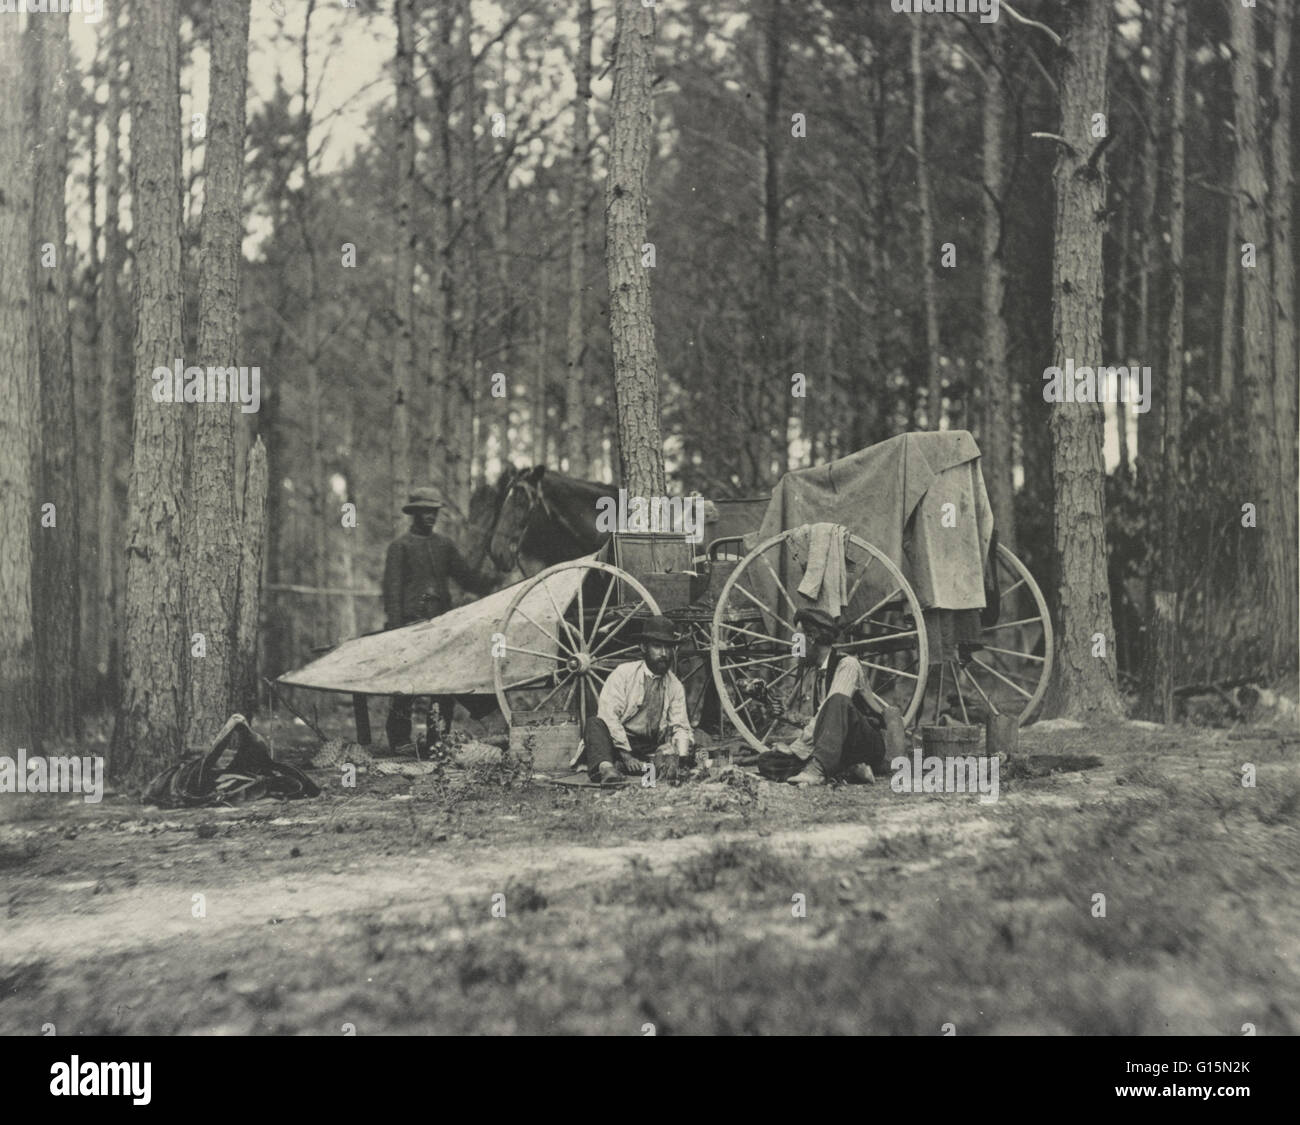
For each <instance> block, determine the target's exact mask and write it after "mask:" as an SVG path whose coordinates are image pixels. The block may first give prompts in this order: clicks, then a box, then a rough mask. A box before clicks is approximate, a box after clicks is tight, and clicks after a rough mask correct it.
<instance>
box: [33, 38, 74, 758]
mask: <svg viewBox="0 0 1300 1125" xmlns="http://www.w3.org/2000/svg"><path fill="white" fill-rule="evenodd" d="M27 35H28V40H29V47H28V50H29V52H30V53H29V56H28V62H29V64H31V65H32V66H33V67H34V68H35V74H36V76H37V77H36V81H35V84H34V88H35V93H36V114H37V126H36V128H37V145H38V147H37V150H36V178H35V183H34V185H33V199H32V203H33V205H32V247H33V249H34V250H35V251H37V252H38V253H39V254H40V257H39V258H38V264H37V267H36V322H37V341H38V348H39V364H40V419H41V426H40V441H39V448H40V454H41V458H40V459H41V475H40V478H39V485H38V487H37V489H36V494H37V501H38V503H39V504H40V505H41V506H42V509H43V507H44V505H46V504H52V505H54V509H53V513H52V520H51V522H50V523H49V524H47V523H46V521H45V519H44V518H42V521H41V527H40V529H39V531H38V533H37V536H36V549H35V552H34V554H33V557H32V568H33V569H32V615H33V620H34V621H36V622H39V623H40V627H39V628H38V629H37V630H36V637H35V640H36V676H37V709H38V714H39V716H40V723H41V727H42V729H43V730H44V731H45V732H46V733H47V734H50V735H55V736H58V737H67V738H75V737H76V736H77V734H78V733H79V732H80V729H81V713H82V707H83V703H84V700H83V699H82V696H81V690H80V683H79V679H80V677H79V675H78V672H79V670H80V666H81V575H80V566H81V535H80V526H81V520H82V515H83V512H84V511H85V510H86V509H85V505H84V503H83V496H82V493H81V490H80V489H79V488H78V487H77V473H78V464H77V462H78V457H77V416H76V392H75V387H74V384H73V374H72V334H71V322H70V319H69V315H68V275H69V273H70V271H71V264H72V257H71V255H70V254H69V251H68V245H67V216H66V214H65V211H64V204H63V193H64V186H65V183H66V181H67V176H68V21H67V20H61V19H57V18H55V19H32V20H29V21H28V24H27ZM47 247H52V249H51V250H50V253H51V254H52V256H53V264H52V265H47V263H46V260H45V257H44V256H45V252H46V248H47Z"/></svg>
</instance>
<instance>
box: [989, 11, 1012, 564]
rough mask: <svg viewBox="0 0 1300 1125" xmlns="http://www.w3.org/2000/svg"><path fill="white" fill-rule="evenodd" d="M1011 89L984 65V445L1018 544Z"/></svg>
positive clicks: (994, 500)
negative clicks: (1010, 353) (1009, 201)
mask: <svg viewBox="0 0 1300 1125" xmlns="http://www.w3.org/2000/svg"><path fill="white" fill-rule="evenodd" d="M996 28H997V25H996V24H994V25H992V35H993V37H994V41H993V50H994V52H995V56H994V57H995V58H996V51H997V39H996V35H997V30H996ZM1004 99H1005V93H1004V91H1003V89H1002V76H1001V74H1000V73H999V71H998V68H997V67H996V66H994V65H993V63H992V62H990V63H989V64H988V65H987V66H986V68H985V71H984V99H983V105H982V117H983V126H984V130H983V131H984V137H983V153H982V155H983V165H984V192H983V227H982V231H981V233H982V237H983V257H984V279H983V284H982V285H981V287H980V294H981V301H982V304H983V317H982V325H983V336H984V341H983V342H984V411H983V415H984V418H983V421H984V432H983V434H982V435H981V436H982V438H983V441H982V443H981V445H980V449H981V452H982V453H983V455H984V457H983V460H984V481H985V484H986V485H987V486H988V493H989V505H990V507H992V509H993V526H994V527H996V528H997V530H998V541H999V542H1001V543H1004V544H1006V546H1007V547H1011V548H1012V549H1014V546H1013V545H1014V544H1015V541H1016V512H1015V481H1014V476H1013V468H1012V443H1013V441H1014V431H1015V414H1014V411H1015V398H1014V396H1013V395H1012V393H1011V373H1010V371H1009V370H1008V369H1007V324H1006V321H1005V320H1004V319H1003V312H1002V304H1003V301H1004V300H1005V298H1006V278H1005V275H1004V273H1003V269H1002V202H1003V200H1004V199H1005V198H1006V195H1005V190H1004V186H1003V183H1002V168H1003V143H1002V112H1003V108H1002V107H1003V101H1004Z"/></svg>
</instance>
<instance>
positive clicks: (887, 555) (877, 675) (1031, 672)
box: [492, 431, 1053, 750]
mask: <svg viewBox="0 0 1300 1125" xmlns="http://www.w3.org/2000/svg"><path fill="white" fill-rule="evenodd" d="M716 507H717V509H718V513H719V518H718V522H717V524H715V525H711V526H712V527H713V531H712V533H711V534H706V536H705V538H704V540H703V541H702V542H700V543H693V542H691V541H690V539H688V538H687V537H686V536H685V535H683V534H681V533H678V534H675V535H674V534H650V533H615V535H614V536H613V539H612V542H611V544H610V545H609V546H608V547H607V548H606V549H605V551H604V552H602V553H601V555H600V556H592V557H588V558H582V559H575V560H571V561H568V562H563V563H560V564H558V565H556V566H552V567H549V568H547V569H546V570H543V571H541V572H540V573H538V574H536V575H534V576H533V577H532V578H531V579H529V580H527V581H525V582H523V583H521V584H519V585H518V586H517V587H515V588H514V592H513V594H512V595H511V598H510V601H509V604H508V605H507V606H506V609H505V612H504V614H503V615H502V617H501V619H500V621H499V622H498V624H497V627H496V629H495V631H494V634H493V638H494V645H495V648H494V652H493V663H492V675H493V687H494V690H495V692H496V695H497V700H498V703H499V705H500V708H501V711H502V714H503V715H504V716H505V717H506V719H507V720H508V721H509V722H510V723H511V724H512V726H514V727H519V726H532V727H538V726H554V725H556V724H557V723H558V724H561V725H565V726H568V727H569V729H570V730H572V729H573V727H572V725H570V724H574V725H576V724H580V723H584V722H585V720H586V718H587V716H588V715H590V714H593V713H594V710H595V707H596V705H597V700H598V699H599V694H600V689H601V687H602V686H603V685H604V683H605V680H606V679H607V677H608V675H609V673H610V672H611V671H612V670H613V669H614V668H615V667H617V666H618V664H620V663H621V662H623V661H625V660H634V659H639V649H638V645H637V631H638V625H637V622H638V619H643V618H645V617H647V616H649V615H651V614H664V615H666V616H668V617H669V618H671V619H672V620H673V621H674V622H675V623H676V624H677V627H678V629H679V631H680V632H681V633H682V634H683V636H684V643H683V644H682V646H681V647H680V648H679V650H678V653H677V674H678V676H679V677H680V678H681V679H682V681H683V684H684V685H685V687H686V690H687V699H688V706H689V709H690V713H691V721H692V724H693V725H695V726H696V727H698V728H701V729H702V730H704V731H705V732H706V733H707V734H708V735H710V736H712V737H713V738H715V739H718V740H722V741H726V740H743V742H745V743H747V744H748V745H750V746H751V747H753V748H755V749H760V750H761V749H763V748H764V747H765V746H766V745H767V744H768V742H769V740H771V739H772V738H773V737H774V734H775V733H777V732H778V727H779V723H780V717H781V715H782V714H783V713H784V712H785V710H786V708H787V707H788V706H789V705H790V704H791V703H792V702H793V700H794V699H795V698H796V696H797V695H798V694H799V692H800V690H801V689H802V687H803V680H804V678H805V677H806V676H807V675H809V674H810V671H809V669H808V667H807V665H806V664H805V662H804V661H803V659H802V648H801V644H802V636H801V634H800V631H799V630H798V629H797V628H796V622H795V617H796V614H797V613H798V611H799V610H800V609H802V608H805V607H809V606H814V605H817V606H821V607H822V608H825V609H827V612H832V613H833V615H834V616H836V617H837V618H838V619H839V621H840V622H841V623H842V627H841V631H840V637H839V640H838V641H837V643H836V647H837V648H838V649H840V650H841V651H843V652H846V653H851V654H852V655H853V656H855V657H856V658H857V659H858V660H859V661H860V662H861V664H862V666H863V669H864V672H865V674H866V677H867V680H868V682H869V685H870V687H871V689H872V691H873V692H875V694H876V695H878V696H879V697H881V698H882V699H884V700H885V701H886V702H887V703H889V704H891V705H892V706H894V707H896V708H897V709H898V710H899V711H900V712H901V713H902V715H903V718H904V722H905V724H906V725H910V726H915V725H918V724H920V723H922V722H937V721H939V719H940V718H941V717H943V716H945V715H947V716H949V717H950V718H952V719H953V720H960V721H963V722H974V721H977V720H979V719H981V718H985V717H987V716H990V715H1013V716H1015V717H1016V719H1017V720H1018V722H1019V723H1021V724H1023V723H1026V722H1028V721H1030V720H1031V719H1032V718H1033V716H1034V714H1035V711H1036V710H1037V708H1038V706H1039V704H1040V703H1041V701H1042V698H1043V695H1044V693H1045V691H1046V689H1047V685H1048V682H1049V679H1050V677H1051V672H1052V647H1053V646H1052V626H1051V620H1050V616H1049V614H1048V609H1047V605H1046V602H1045V600H1044V598H1043V595H1042V591H1041V590H1040V589H1039V587H1038V584H1037V583H1036V582H1035V580H1034V578H1033V576H1032V575H1031V574H1030V572H1029V570H1028V569H1027V568H1026V567H1025V565H1024V564H1023V563H1022V562H1021V561H1020V560H1019V559H1018V558H1017V557H1016V556H1015V555H1014V554H1013V553H1012V552H1011V551H1010V550H1009V549H1008V548H1007V547H1006V546H1004V545H1001V544H999V543H998V542H997V538H996V534H995V531H994V528H993V524H992V516H991V512H990V509H989V505H988V499H987V495H986V493H985V489H984V482H983V479H982V477H981V475H980V470H979V450H978V448H977V446H976V444H975V441H974V439H973V438H972V437H971V435H970V434H968V433H965V432H964V431H950V432H945V433H918V434H903V435H900V436H899V437H896V438H892V439H890V440H889V441H885V442H881V443H879V444H878V445H875V446H872V447H870V448H868V449H865V450H862V451H860V452H859V453H855V454H853V455H851V456H849V457H845V458H841V459H839V460H837V461H833V462H830V463H829V464H826V465H821V466H816V467H814V468H811V469H804V470H799V471H796V472H792V473H787V474H786V475H785V476H784V477H783V478H782V480H781V482H780V483H779V484H778V486H777V488H776V490H775V491H774V492H773V494H772V496H771V497H770V498H767V499H766V502H761V501H760V502H756V501H752V500H751V501H731V502H728V501H719V502H717V503H716ZM557 589H560V590H563V592H564V593H565V594H566V595H567V594H569V593H570V592H571V593H572V597H571V600H569V601H568V602H567V603H565V604H561V602H562V599H561V598H560V597H557V596H556V593H555V591H556V590H557ZM539 605H540V606H543V607H545V608H546V609H548V610H549V613H547V614H545V615H543V614H542V613H539V612H538V606H539ZM543 616H544V619H542V618H543Z"/></svg>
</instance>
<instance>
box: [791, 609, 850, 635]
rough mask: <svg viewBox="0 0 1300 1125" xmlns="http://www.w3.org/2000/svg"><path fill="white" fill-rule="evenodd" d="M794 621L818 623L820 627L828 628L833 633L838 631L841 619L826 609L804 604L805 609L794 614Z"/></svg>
mask: <svg viewBox="0 0 1300 1125" xmlns="http://www.w3.org/2000/svg"><path fill="white" fill-rule="evenodd" d="M794 623H795V624H796V625H803V624H805V623H807V624H809V625H816V626H817V627H818V628H821V629H826V630H828V631H829V632H832V633H835V632H838V631H839V628H840V623H839V621H837V620H836V619H835V618H834V617H832V616H831V615H830V614H829V613H827V612H826V611H825V610H824V609H818V608H817V607H816V606H815V605H810V606H804V608H803V609H800V610H798V611H797V612H796V613H795V615H794Z"/></svg>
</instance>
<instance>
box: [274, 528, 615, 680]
mask: <svg viewBox="0 0 1300 1125" xmlns="http://www.w3.org/2000/svg"><path fill="white" fill-rule="evenodd" d="M598 554H599V552H597V553H595V554H592V555H588V556H586V557H587V558H589V559H595V558H596V557H597V556H598ZM585 574H586V572H585V571H583V570H580V569H577V568H575V569H572V570H565V571H561V572H560V573H559V574H555V575H552V576H551V577H550V578H547V579H546V580H545V581H543V582H541V583H539V584H538V585H537V587H536V588H535V589H534V590H532V591H531V592H530V593H529V594H528V595H527V596H526V597H525V598H524V600H523V602H521V603H520V604H521V607H522V609H523V611H524V612H525V613H526V614H527V615H528V617H531V618H532V619H533V621H535V622H536V623H537V625H538V626H540V627H541V629H549V630H550V632H551V634H556V633H558V632H559V631H560V630H559V627H558V626H557V625H556V618H557V613H563V612H564V611H565V610H566V609H568V608H569V605H570V604H571V603H572V602H573V599H574V597H575V596H576V595H577V593H578V587H579V585H581V583H582V579H583V577H584V576H585ZM520 585H521V583H516V584H515V585H513V586H507V587H506V588H505V589H504V590H498V591H497V592H496V593H495V594H489V595H488V596H487V597H485V598H480V599H479V600H478V601H476V602H470V603H469V604H468V605H463V606H460V607H459V608H458V609H453V610H450V611H448V612H447V613H444V614H443V615H442V616H441V617H435V618H433V620H431V621H420V622H417V623H416V624H414V625H406V626H404V627H403V628H401V629H391V630H389V631H388V632H386V633H372V634H370V635H369V636H365V637H357V638H355V639H353V640H350V641H344V642H343V643H342V644H341V645H339V646H338V647H337V648H334V649H331V650H330V651H329V652H327V653H326V654H325V655H324V656H322V657H320V659H318V660H313V661H312V662H311V663H310V664H308V665H306V666H305V667H302V668H299V669H298V670H297V671H294V672H289V673H286V674H285V675H283V676H281V677H280V680H279V682H280V683H282V684H288V685H290V686H291V687H305V688H316V689H318V690H320V691H343V692H352V693H356V694H365V695H398V694H401V695H471V694H484V695H491V694H492V692H493V691H494V690H495V689H494V685H493V681H492V664H493V661H494V660H495V659H502V657H494V656H493V654H492V634H493V633H495V632H496V630H497V626H498V625H499V624H500V623H501V618H502V617H503V616H504V615H505V611H506V608H507V607H508V606H509V604H510V599H511V598H513V597H514V596H515V594H516V593H518V591H519V586H520ZM541 629H535V628H534V629H532V630H531V631H532V632H535V633H536V636H535V637H530V636H529V635H528V631H527V629H526V628H525V630H524V631H521V632H519V633H518V639H517V640H516V639H515V634H514V633H513V631H512V641H511V643H512V645H517V646H518V647H521V648H531V649H535V650H537V651H538V652H546V651H554V649H555V645H554V643H553V642H548V638H547V637H546V636H545V634H543V633H542V631H541ZM504 659H506V660H507V661H508V663H507V666H506V668H505V669H503V674H504V676H505V678H506V680H507V682H511V681H514V680H519V679H526V678H527V677H529V676H531V675H535V674H537V673H542V672H550V671H552V670H553V668H554V666H555V661H554V659H553V658H551V659H545V658H543V657H538V656H531V655H528V654H526V653H509V654H507V656H506V657H504Z"/></svg>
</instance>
